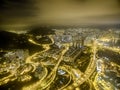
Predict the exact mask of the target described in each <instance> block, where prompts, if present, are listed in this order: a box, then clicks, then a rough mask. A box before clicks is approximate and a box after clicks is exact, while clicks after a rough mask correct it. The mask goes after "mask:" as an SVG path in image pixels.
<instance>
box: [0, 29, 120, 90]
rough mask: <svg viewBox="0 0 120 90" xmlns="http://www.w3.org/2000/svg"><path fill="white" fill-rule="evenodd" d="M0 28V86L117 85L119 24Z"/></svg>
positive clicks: (51, 89)
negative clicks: (24, 30) (95, 26)
mask: <svg viewBox="0 0 120 90" xmlns="http://www.w3.org/2000/svg"><path fill="white" fill-rule="evenodd" d="M17 32H18V31H16V32H15V31H14V32H11V31H5V30H1V31H0V42H1V44H0V90H120V29H114V28H107V29H105V30H104V29H100V28H80V27H79V28H52V29H50V30H49V29H48V28H36V29H35V30H28V31H26V32H25V33H17Z"/></svg>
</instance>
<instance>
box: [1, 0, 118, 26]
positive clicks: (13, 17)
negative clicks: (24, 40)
mask: <svg viewBox="0 0 120 90" xmlns="http://www.w3.org/2000/svg"><path fill="white" fill-rule="evenodd" d="M5 1H9V3H8V2H7V3H8V4H7V5H8V6H9V7H11V9H9V8H5V9H3V10H2V14H0V16H1V17H2V18H0V19H2V21H3V22H2V23H22V22H24V23H29V24H53V25H54V24H55V25H56V24H82V23H83V24H87V23H88V24H89V23H109V22H110V23H119V21H120V0H26V2H25V3H24V2H23V0H22V1H20V0H18V1H16V0H5ZM10 2H11V4H10ZM4 4H5V3H4ZM2 5H3V4H2ZM3 6H5V5H3ZM11 12H12V13H11Z"/></svg>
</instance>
